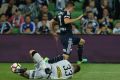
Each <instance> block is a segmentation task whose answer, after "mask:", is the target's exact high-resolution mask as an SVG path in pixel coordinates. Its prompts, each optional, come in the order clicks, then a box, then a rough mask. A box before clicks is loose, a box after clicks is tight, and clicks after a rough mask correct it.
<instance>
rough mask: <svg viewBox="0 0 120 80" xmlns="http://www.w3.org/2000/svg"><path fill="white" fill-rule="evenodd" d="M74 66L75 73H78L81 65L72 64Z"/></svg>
mask: <svg viewBox="0 0 120 80" xmlns="http://www.w3.org/2000/svg"><path fill="white" fill-rule="evenodd" d="M72 66H73V68H74V73H77V72H79V71H80V69H81V68H80V66H79V65H77V64H72Z"/></svg>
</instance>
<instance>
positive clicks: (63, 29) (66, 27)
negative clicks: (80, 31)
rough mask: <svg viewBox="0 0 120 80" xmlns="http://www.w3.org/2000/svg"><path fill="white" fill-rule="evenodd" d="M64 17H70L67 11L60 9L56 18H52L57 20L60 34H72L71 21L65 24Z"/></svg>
mask: <svg viewBox="0 0 120 80" xmlns="http://www.w3.org/2000/svg"><path fill="white" fill-rule="evenodd" d="M65 18H70V19H71V14H70V12H68V11H60V12H58V14H57V16H56V18H54V20H55V21H57V22H58V24H59V29H60V34H61V35H64V34H72V25H71V23H68V24H65V22H64V19H65Z"/></svg>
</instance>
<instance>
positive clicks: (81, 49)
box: [77, 39, 85, 64]
mask: <svg viewBox="0 0 120 80" xmlns="http://www.w3.org/2000/svg"><path fill="white" fill-rule="evenodd" d="M84 44H85V40H84V39H80V42H79V45H78V59H79V61H78V62H77V63H78V64H81V62H82V55H83V46H84Z"/></svg>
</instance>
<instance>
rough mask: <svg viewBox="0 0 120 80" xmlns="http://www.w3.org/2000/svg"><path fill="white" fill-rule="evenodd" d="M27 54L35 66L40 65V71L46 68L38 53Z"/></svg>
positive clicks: (33, 51)
mask: <svg viewBox="0 0 120 80" xmlns="http://www.w3.org/2000/svg"><path fill="white" fill-rule="evenodd" d="M29 53H30V55H31V57H32V58H33V60H34V62H35V63H36V64H37V65H40V67H39V68H41V69H45V68H46V64H45V61H44V60H43V58H42V57H41V55H40V54H39V53H38V52H36V51H35V50H30V52H29Z"/></svg>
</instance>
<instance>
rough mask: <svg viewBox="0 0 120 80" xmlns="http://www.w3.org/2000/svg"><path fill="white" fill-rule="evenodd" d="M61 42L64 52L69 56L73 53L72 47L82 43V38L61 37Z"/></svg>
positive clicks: (73, 36)
mask: <svg viewBox="0 0 120 80" xmlns="http://www.w3.org/2000/svg"><path fill="white" fill-rule="evenodd" d="M60 40H61V43H62V45H63V47H64V49H63V52H64V53H65V54H68V55H70V53H71V51H72V45H79V42H80V38H79V37H76V36H75V35H61V36H60Z"/></svg>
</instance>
